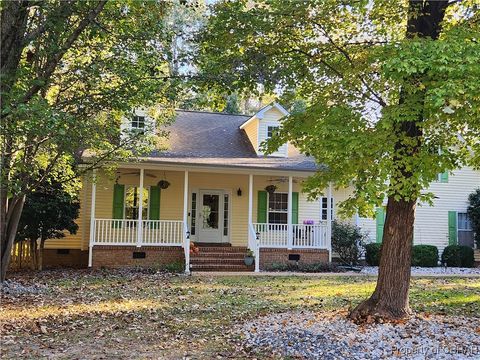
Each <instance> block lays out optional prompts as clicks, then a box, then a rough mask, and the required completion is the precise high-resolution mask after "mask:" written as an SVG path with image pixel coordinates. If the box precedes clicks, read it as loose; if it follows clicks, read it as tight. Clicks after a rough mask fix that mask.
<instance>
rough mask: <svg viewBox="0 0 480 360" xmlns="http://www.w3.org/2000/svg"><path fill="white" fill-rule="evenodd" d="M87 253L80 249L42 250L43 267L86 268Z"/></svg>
mask: <svg viewBox="0 0 480 360" xmlns="http://www.w3.org/2000/svg"><path fill="white" fill-rule="evenodd" d="M87 266H88V251H82V250H80V249H44V251H43V267H44V268H45V269H47V268H59V267H64V268H86V267H87Z"/></svg>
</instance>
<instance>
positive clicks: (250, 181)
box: [248, 174, 253, 226]
mask: <svg viewBox="0 0 480 360" xmlns="http://www.w3.org/2000/svg"><path fill="white" fill-rule="evenodd" d="M252 223H253V175H252V174H250V175H248V226H250V225H251V224H252Z"/></svg>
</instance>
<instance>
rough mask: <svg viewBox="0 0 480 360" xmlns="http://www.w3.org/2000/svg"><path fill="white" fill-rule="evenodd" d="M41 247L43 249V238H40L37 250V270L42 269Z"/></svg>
mask: <svg viewBox="0 0 480 360" xmlns="http://www.w3.org/2000/svg"><path fill="white" fill-rule="evenodd" d="M43 249H45V239H41V240H40V249H39V250H38V270H43Z"/></svg>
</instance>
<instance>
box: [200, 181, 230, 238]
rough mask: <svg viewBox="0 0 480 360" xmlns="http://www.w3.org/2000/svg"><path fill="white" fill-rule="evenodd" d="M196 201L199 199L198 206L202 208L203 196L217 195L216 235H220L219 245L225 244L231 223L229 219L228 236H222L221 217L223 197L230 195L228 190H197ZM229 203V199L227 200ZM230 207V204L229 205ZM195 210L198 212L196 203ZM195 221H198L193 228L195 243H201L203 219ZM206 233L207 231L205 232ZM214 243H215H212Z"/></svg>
mask: <svg viewBox="0 0 480 360" xmlns="http://www.w3.org/2000/svg"><path fill="white" fill-rule="evenodd" d="M198 194H199V196H198V199H200V206H201V207H202V208H203V196H202V195H204V194H213V195H218V229H217V230H218V233H219V235H220V237H219V239H220V242H219V243H220V244H223V243H224V242H225V239H226V240H227V242H228V240H229V238H230V229H231V228H230V225H231V221H230V219H229V222H228V236H224V235H223V220H224V218H223V216H224V195H225V194H230V190H227V189H199V190H198ZM198 199H197V201H198ZM229 200H230V201H231V197H230V199H229ZM230 205H231V204H230ZM197 210H198V203H197ZM228 215H229V216H230V215H231V214H230V211H229V214H228ZM196 221H198V223H197V224H199V225H198V226H197V227H196V228H195V233H196V234H197V237H196V239H197V241H198V242H202V236H201V235H202V232H204V230H203V225H202V223H203V219H202V220H200V221H199V218H197V219H196ZM207 231H208V230H207ZM206 242H209V241H206ZM214 242H215V241H214Z"/></svg>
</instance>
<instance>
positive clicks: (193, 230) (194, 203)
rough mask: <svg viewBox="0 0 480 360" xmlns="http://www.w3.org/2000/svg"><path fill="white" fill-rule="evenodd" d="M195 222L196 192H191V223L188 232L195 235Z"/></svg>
mask: <svg viewBox="0 0 480 360" xmlns="http://www.w3.org/2000/svg"><path fill="white" fill-rule="evenodd" d="M196 222H197V194H196V193H192V224H191V228H190V234H191V235H195V225H196Z"/></svg>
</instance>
